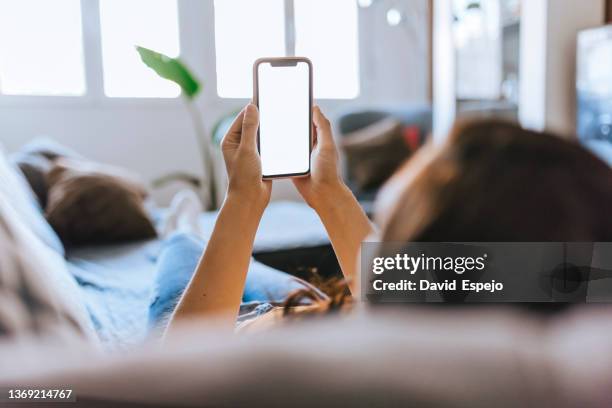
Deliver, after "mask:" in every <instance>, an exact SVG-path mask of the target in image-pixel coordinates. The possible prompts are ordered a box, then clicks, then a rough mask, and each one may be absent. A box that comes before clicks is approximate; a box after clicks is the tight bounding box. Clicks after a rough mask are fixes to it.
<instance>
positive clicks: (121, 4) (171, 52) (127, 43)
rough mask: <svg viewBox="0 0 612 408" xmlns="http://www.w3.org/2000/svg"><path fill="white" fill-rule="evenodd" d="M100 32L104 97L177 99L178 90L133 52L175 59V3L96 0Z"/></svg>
mask: <svg viewBox="0 0 612 408" xmlns="http://www.w3.org/2000/svg"><path fill="white" fill-rule="evenodd" d="M53 3H55V2H53ZM100 28H101V34H102V59H103V69H104V92H105V94H106V95H107V96H110V97H141V98H172V97H177V96H179V95H180V92H181V91H180V88H179V86H178V85H176V84H174V83H172V82H170V81H167V80H165V79H162V78H160V77H158V76H157V74H155V72H154V71H153V70H151V69H150V68H148V67H147V66H145V65H144V64H143V63H142V61H141V60H140V56H139V55H138V53H137V52H136V49H135V46H136V45H141V46H143V47H146V48H151V49H153V50H155V51H157V52H161V53H163V54H166V55H168V56H170V57H176V56H178V55H179V52H180V46H179V28H178V8H177V1H176V0H129V1H126V0H100Z"/></svg>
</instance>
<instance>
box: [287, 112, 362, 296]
mask: <svg viewBox="0 0 612 408" xmlns="http://www.w3.org/2000/svg"><path fill="white" fill-rule="evenodd" d="M313 120H314V126H315V135H316V142H315V147H314V150H313V153H312V170H311V174H310V176H309V177H306V178H298V179H294V184H295V186H296V188H297V189H298V191H299V192H300V194H301V195H302V197H304V200H305V201H306V203H308V205H310V206H311V207H312V208H313V209H314V210H315V211H316V212H317V214H318V215H319V217H320V218H321V221H322V222H323V225H325V229H326V230H327V233H328V235H329V238H330V240H331V243H332V246H333V248H334V252H335V253H336V256H337V257H338V261H339V262H340V267H341V268H342V273H343V275H344V277H345V279H347V280H348V281H349V287H350V289H351V292H352V293H353V295H355V293H356V290H357V287H358V284H359V276H357V270H358V265H357V262H358V254H359V249H360V245H361V242H362V241H363V240H364V239H365V237H366V236H368V235H369V234H370V233H371V232H372V231H373V226H372V224H371V223H370V220H369V219H368V217H367V216H366V214H365V213H364V211H363V209H362V208H361V206H360V205H359V203H358V202H357V199H356V198H355V196H354V195H353V193H351V191H350V190H349V189H348V187H346V185H345V184H344V182H343V181H342V177H341V176H340V173H339V170H338V151H337V149H336V144H335V143H334V138H333V135H332V129H331V125H330V123H329V120H328V119H327V118H326V117H325V115H323V113H322V112H321V110H320V109H319V107H317V106H315V108H314V110H313Z"/></svg>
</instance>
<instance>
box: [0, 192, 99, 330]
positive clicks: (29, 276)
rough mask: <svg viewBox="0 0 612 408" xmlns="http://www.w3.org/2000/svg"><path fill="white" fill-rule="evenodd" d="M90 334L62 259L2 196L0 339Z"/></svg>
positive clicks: (74, 286)
mask: <svg viewBox="0 0 612 408" xmlns="http://www.w3.org/2000/svg"><path fill="white" fill-rule="evenodd" d="M93 333H94V332H93V328H92V325H91V322H90V320H89V317H88V315H87V312H86V310H85V307H84V303H83V300H82V298H81V291H80V289H79V287H78V285H77V284H76V281H75V280H74V278H73V277H72V275H70V274H69V273H68V270H67V268H66V263H65V261H64V259H63V257H62V256H60V255H59V254H58V253H57V252H55V251H53V250H52V249H50V248H49V247H48V246H47V245H46V244H44V243H43V242H42V241H41V240H40V239H39V237H37V236H36V235H34V233H33V231H32V230H31V229H30V228H28V226H27V225H26V224H25V223H23V222H22V221H21V217H20V215H19V214H17V212H16V210H15V209H14V208H13V206H12V205H11V203H9V202H8V200H7V198H6V196H4V195H0V334H3V335H10V336H12V337H17V336H22V335H61V336H62V337H65V336H68V337H75V336H83V335H84V336H85V337H86V338H89V339H93V338H94V334H93Z"/></svg>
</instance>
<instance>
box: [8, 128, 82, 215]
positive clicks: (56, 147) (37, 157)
mask: <svg viewBox="0 0 612 408" xmlns="http://www.w3.org/2000/svg"><path fill="white" fill-rule="evenodd" d="M61 157H69V158H82V156H81V155H79V154H78V153H77V152H75V151H73V150H71V149H69V148H67V147H65V146H62V145H61V144H59V143H57V142H55V141H53V140H52V139H47V138H39V139H36V140H34V141H32V142H30V143H28V144H26V145H25V146H24V147H22V148H21V150H20V151H19V152H17V153H15V154H13V155H11V161H12V162H13V163H15V164H16V165H17V166H18V167H19V169H20V170H21V172H22V173H23V175H24V176H25V178H26V180H27V181H28V183H29V184H30V187H31V188H32V191H34V194H36V197H37V198H38V202H39V203H40V205H41V207H43V208H45V206H46V205H47V181H46V178H47V174H48V173H49V171H50V170H51V167H53V160H55V159H58V158H61Z"/></svg>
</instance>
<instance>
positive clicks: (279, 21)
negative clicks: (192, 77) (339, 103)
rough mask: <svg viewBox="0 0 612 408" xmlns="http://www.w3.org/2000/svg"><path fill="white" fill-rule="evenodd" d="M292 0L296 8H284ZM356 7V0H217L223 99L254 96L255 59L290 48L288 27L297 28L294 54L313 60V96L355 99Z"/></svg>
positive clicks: (219, 87)
mask: <svg viewBox="0 0 612 408" xmlns="http://www.w3.org/2000/svg"><path fill="white" fill-rule="evenodd" d="M291 1H292V2H293V3H292V4H293V8H292V9H293V11H294V12H293V13H290V12H287V10H286V9H285V5H286V4H289V5H291ZM290 9H291V8H290ZM357 12H358V6H357V3H356V2H355V0H333V1H330V0H290V1H285V0H259V1H253V0H215V46H216V54H217V93H218V94H219V96H221V97H223V98H250V97H251V96H252V94H253V83H252V82H253V78H252V77H253V74H252V65H253V62H254V61H255V60H256V59H257V58H260V57H279V56H286V55H287V51H288V50H289V52H291V48H292V47H293V44H285V39H286V38H293V37H294V36H293V34H294V33H292V32H289V31H288V30H291V27H295V50H294V51H295V55H298V56H304V57H308V58H310V59H311V60H312V62H313V66H314V94H315V95H314V96H315V97H316V98H327V99H344V98H346V99H350V98H355V97H356V96H357V95H358V94H359V54H358V41H357V40H358V32H357V31H358V30H357V28H358V27H357V24H358V22H357ZM238 27H239V28H238ZM243 33H247V34H246V35H245V34H243Z"/></svg>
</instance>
